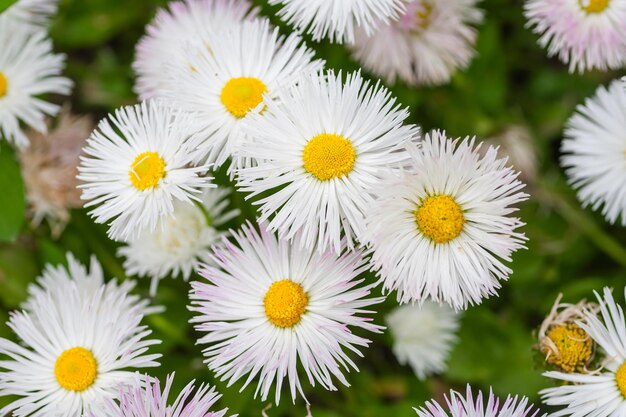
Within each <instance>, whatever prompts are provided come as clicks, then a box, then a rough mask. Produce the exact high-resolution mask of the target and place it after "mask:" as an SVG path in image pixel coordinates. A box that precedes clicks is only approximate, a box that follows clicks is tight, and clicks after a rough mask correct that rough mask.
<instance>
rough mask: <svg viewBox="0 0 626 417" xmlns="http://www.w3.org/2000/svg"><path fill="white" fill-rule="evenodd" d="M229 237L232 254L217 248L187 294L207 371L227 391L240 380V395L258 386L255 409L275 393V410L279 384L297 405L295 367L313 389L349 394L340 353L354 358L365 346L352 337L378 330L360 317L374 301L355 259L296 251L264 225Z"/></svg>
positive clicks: (354, 255) (346, 363)
mask: <svg viewBox="0 0 626 417" xmlns="http://www.w3.org/2000/svg"><path fill="white" fill-rule="evenodd" d="M233 236H234V239H235V241H236V245H235V244H232V243H229V242H228V241H227V240H226V239H224V246H223V247H219V248H216V249H215V252H214V261H215V263H216V266H207V267H206V269H205V270H203V271H201V272H200V274H201V275H203V276H204V277H205V278H206V280H207V281H206V282H205V281H202V282H193V283H192V290H191V293H190V298H191V306H190V309H191V310H192V311H194V312H196V313H197V315H196V316H195V317H194V318H192V320H191V322H192V323H196V324H195V329H196V330H197V331H198V332H202V333H204V335H203V336H202V337H201V338H200V339H199V340H198V343H199V344H202V345H207V347H206V348H205V349H204V351H203V353H204V356H205V357H206V360H205V362H206V363H207V365H208V367H209V368H210V369H211V370H213V371H215V373H216V374H217V376H218V377H219V378H221V380H222V381H228V384H229V385H230V384H233V383H234V382H236V381H237V380H239V379H241V378H242V377H243V376H244V375H246V374H248V376H247V377H246V378H245V383H244V385H243V387H242V388H241V389H242V390H243V389H244V388H245V387H246V386H247V385H248V384H249V383H250V382H252V380H254V379H255V378H256V379H258V381H259V382H258V386H257V389H256V392H255V397H256V395H257V394H259V393H260V395H261V398H262V399H263V400H264V401H265V399H266V398H267V396H268V393H269V391H270V389H271V387H272V385H273V384H274V383H275V386H276V388H275V390H276V395H275V400H276V403H277V404H278V403H279V401H280V395H281V388H282V386H283V382H284V380H285V378H286V379H287V381H286V384H288V385H289V391H290V393H291V397H292V398H293V400H294V402H295V398H296V395H297V392H299V393H300V394H301V395H302V396H304V393H303V388H302V384H301V381H300V378H299V376H298V368H299V367H298V366H297V365H298V362H300V364H301V368H302V370H303V371H304V373H305V374H306V376H307V379H308V380H309V382H310V383H311V384H312V385H315V383H319V384H320V385H321V386H322V387H323V388H325V389H327V390H333V391H334V390H336V387H335V383H334V381H333V380H334V379H337V380H338V381H340V382H341V383H342V384H344V385H349V384H348V381H347V380H346V378H345V375H344V369H345V371H349V370H350V368H353V369H355V370H357V371H358V368H357V367H356V365H355V363H354V362H353V361H352V359H351V358H350V357H349V356H348V352H353V353H354V354H357V355H359V356H361V352H360V348H362V347H366V346H368V345H369V343H370V342H369V340H367V339H364V338H363V337H360V336H357V335H356V334H354V333H353V332H352V330H351V328H361V329H363V330H367V331H371V332H377V333H378V332H380V330H381V329H382V328H381V327H380V326H376V325H374V324H372V323H371V320H372V319H371V318H369V317H367V315H369V314H371V313H372V312H371V311H368V310H367V307H368V306H371V305H373V304H377V303H380V302H382V300H383V298H366V297H368V296H369V295H370V292H371V290H372V287H373V285H374V284H371V285H365V286H361V285H360V284H361V283H362V282H363V278H360V277H359V276H360V275H361V274H362V273H363V272H365V271H367V270H368V264H367V262H366V261H365V260H364V259H363V257H362V253H361V252H360V251H353V252H344V253H342V254H340V255H335V254H334V253H330V252H327V253H324V254H322V253H320V252H317V251H315V250H313V249H303V248H298V247H296V246H293V245H291V244H290V243H289V242H287V241H285V240H279V239H278V238H277V237H276V236H275V235H273V234H271V233H270V232H269V231H268V230H267V229H266V227H265V226H264V225H261V232H260V233H259V232H257V231H256V230H255V229H254V228H253V226H252V225H250V224H248V225H247V226H244V227H243V228H242V230H241V231H239V232H233ZM362 315H365V316H362Z"/></svg>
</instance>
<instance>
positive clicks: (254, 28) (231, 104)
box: [164, 19, 323, 166]
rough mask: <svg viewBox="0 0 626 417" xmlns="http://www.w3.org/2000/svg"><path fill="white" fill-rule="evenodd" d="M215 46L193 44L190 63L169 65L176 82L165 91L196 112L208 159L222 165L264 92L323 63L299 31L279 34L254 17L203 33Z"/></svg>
mask: <svg viewBox="0 0 626 417" xmlns="http://www.w3.org/2000/svg"><path fill="white" fill-rule="evenodd" d="M205 36H206V39H207V42H208V44H209V45H211V50H210V51H209V50H207V48H206V47H200V48H190V49H189V50H188V51H187V52H188V59H189V63H190V64H191V66H192V67H193V69H194V70H193V71H189V70H188V69H187V68H185V69H180V68H176V67H173V66H172V67H170V71H169V74H170V76H171V77H172V80H174V81H175V84H174V83H173V84H172V88H171V89H166V91H165V93H164V96H165V97H167V98H169V99H171V100H172V102H173V103H175V105H176V106H178V107H180V108H181V109H184V110H185V111H188V112H190V113H191V114H192V115H194V116H195V118H196V120H197V121H198V124H199V128H200V138H201V140H202V143H200V145H199V150H200V153H201V154H202V156H206V158H207V161H208V162H211V163H214V164H215V165H216V166H220V165H222V164H223V163H224V162H225V161H226V159H227V158H228V157H230V156H232V155H233V153H234V152H235V150H236V149H237V147H238V144H239V143H240V142H241V140H242V133H241V125H242V123H243V122H244V121H245V120H246V119H247V118H248V115H249V114H252V113H255V112H256V111H257V110H259V109H257V108H258V107H261V106H259V105H260V104H261V102H262V101H263V96H264V95H268V96H270V97H274V96H276V94H277V93H278V91H279V89H280V88H283V87H288V86H291V85H293V84H295V83H297V82H299V80H300V79H302V77H304V76H306V75H307V74H309V73H311V72H313V71H316V70H317V69H319V68H321V67H322V65H323V61H318V60H315V61H314V60H313V51H312V50H309V49H307V47H306V45H304V44H303V43H302V41H301V39H300V37H298V36H297V35H295V34H292V35H290V36H288V37H284V36H281V35H280V34H279V31H278V28H275V29H272V28H271V27H270V24H269V21H267V20H265V19H263V20H255V21H251V22H243V23H242V24H239V25H233V26H232V27H231V28H230V29H229V30H224V31H221V32H219V33H215V32H207V33H206V34H205Z"/></svg>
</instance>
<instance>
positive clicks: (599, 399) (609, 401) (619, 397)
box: [540, 288, 626, 417]
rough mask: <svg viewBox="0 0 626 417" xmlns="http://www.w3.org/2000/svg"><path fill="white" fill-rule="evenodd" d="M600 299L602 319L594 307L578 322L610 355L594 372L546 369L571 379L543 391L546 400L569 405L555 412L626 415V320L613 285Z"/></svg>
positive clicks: (547, 374) (558, 375)
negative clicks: (564, 383) (613, 291)
mask: <svg viewBox="0 0 626 417" xmlns="http://www.w3.org/2000/svg"><path fill="white" fill-rule="evenodd" d="M624 292H625V293H626V291H624ZM596 297H597V298H598V302H599V303H600V315H601V316H602V320H600V319H599V318H598V317H597V316H596V314H595V312H594V311H586V312H585V319H584V321H578V322H577V323H576V324H577V325H578V326H579V327H580V328H581V329H583V330H584V331H585V332H586V333H587V334H588V335H589V336H590V337H591V338H592V339H593V340H594V341H595V342H596V343H597V344H598V346H599V347H600V348H601V349H602V351H603V352H604V354H605V355H606V358H605V359H604V361H603V363H602V368H601V370H599V371H597V372H593V373H587V374H581V373H564V372H546V373H544V375H545V376H547V377H548V378H554V379H557V380H559V382H561V381H565V382H568V383H569V384H568V385H562V384H559V386H558V387H555V388H547V389H544V390H542V391H541V392H540V394H541V396H542V399H543V401H544V402H545V403H546V404H548V405H552V406H562V407H565V408H563V409H561V410H558V411H556V412H554V413H552V414H551V415H552V416H555V417H556V416H570V415H571V416H597V417H602V416H607V417H608V416H616V417H617V416H624V415H626V321H625V319H624V311H623V308H622V306H620V305H618V304H616V303H615V300H614V299H613V295H612V293H611V290H610V289H609V288H604V297H601V296H600V294H598V293H596Z"/></svg>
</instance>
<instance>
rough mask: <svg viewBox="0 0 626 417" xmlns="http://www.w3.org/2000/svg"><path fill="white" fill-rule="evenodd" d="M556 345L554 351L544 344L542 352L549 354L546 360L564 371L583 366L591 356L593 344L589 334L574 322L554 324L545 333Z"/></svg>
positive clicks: (572, 370) (571, 370)
mask: <svg viewBox="0 0 626 417" xmlns="http://www.w3.org/2000/svg"><path fill="white" fill-rule="evenodd" d="M547 336H548V338H549V339H550V340H552V343H554V346H555V347H556V352H555V351H554V350H553V349H551V348H550V347H549V346H545V347H544V350H543V353H545V354H549V356H548V359H547V360H546V362H548V363H549V364H552V365H555V366H558V367H559V368H561V369H562V370H563V371H565V372H574V371H575V370H577V369H580V368H583V367H584V366H585V365H586V364H587V362H589V359H590V358H591V352H592V349H593V344H592V341H591V338H590V337H589V335H588V334H587V333H586V332H585V331H584V330H583V329H581V328H580V327H578V326H577V325H576V324H573V323H569V324H566V325H560V326H554V327H552V328H551V329H550V330H549V331H548V334H547Z"/></svg>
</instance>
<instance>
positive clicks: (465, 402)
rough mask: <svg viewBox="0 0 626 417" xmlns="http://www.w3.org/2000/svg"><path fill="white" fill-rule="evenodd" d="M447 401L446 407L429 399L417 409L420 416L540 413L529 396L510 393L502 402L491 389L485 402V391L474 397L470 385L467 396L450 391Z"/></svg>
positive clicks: (504, 416) (499, 416) (527, 416)
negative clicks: (529, 400)
mask: <svg viewBox="0 0 626 417" xmlns="http://www.w3.org/2000/svg"><path fill="white" fill-rule="evenodd" d="M446 403H447V407H446V408H444V407H442V406H441V405H440V404H439V403H438V402H436V401H434V400H431V401H427V402H426V404H425V406H423V407H420V408H416V409H415V411H416V412H417V415H418V416H419V417H535V416H537V415H538V414H539V409H537V408H535V409H534V410H533V408H534V407H533V405H532V404H530V405H529V404H528V398H526V397H521V398H518V397H517V396H515V397H511V396H510V395H509V396H508V397H506V400H505V401H504V403H501V401H500V399H499V398H497V397H496V396H494V395H493V392H492V391H491V390H490V391H489V397H488V398H487V403H486V404H485V403H484V401H483V393H482V392H481V391H479V392H478V395H476V397H474V395H473V394H472V389H471V388H470V386H469V385H468V386H467V392H466V395H465V396H463V394H461V393H460V392H457V391H450V396H449V397H446ZM543 416H544V417H545V416H546V414H544V415H543Z"/></svg>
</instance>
